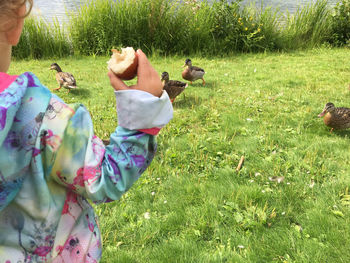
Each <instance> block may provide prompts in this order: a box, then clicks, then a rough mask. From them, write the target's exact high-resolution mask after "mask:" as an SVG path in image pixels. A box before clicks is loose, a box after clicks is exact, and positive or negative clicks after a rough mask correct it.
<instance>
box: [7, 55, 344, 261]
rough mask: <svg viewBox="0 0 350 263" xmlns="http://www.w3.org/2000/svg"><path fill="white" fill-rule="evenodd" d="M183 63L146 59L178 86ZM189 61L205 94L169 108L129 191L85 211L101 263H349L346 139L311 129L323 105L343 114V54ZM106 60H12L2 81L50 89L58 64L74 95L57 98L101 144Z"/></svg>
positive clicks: (111, 120)
mask: <svg viewBox="0 0 350 263" xmlns="http://www.w3.org/2000/svg"><path fill="white" fill-rule="evenodd" d="M185 59H186V57H159V56H154V57H150V60H151V62H152V65H153V66H154V67H155V68H156V70H157V71H158V72H159V74H161V72H162V71H168V72H169V74H170V78H171V79H178V80H181V71H182V68H181V66H182V65H183V64H184V61H185ZM191 59H192V62H193V64H194V65H197V66H201V67H203V68H204V69H205V70H206V75H205V80H206V82H207V85H206V86H205V87H203V86H202V85H201V81H198V82H195V83H194V84H193V85H190V86H189V87H188V89H187V90H185V96H183V95H180V96H179V97H178V98H177V99H176V101H175V103H174V119H173V120H172V121H171V123H170V124H169V125H168V126H166V127H165V128H164V129H163V130H162V132H161V134H160V135H159V136H158V143H159V145H158V146H159V147H158V154H157V156H156V158H155V160H154V161H153V163H152V164H151V166H150V168H149V169H148V170H147V171H146V172H145V174H144V175H143V176H142V178H141V179H140V180H139V181H138V182H137V183H136V184H135V185H134V187H133V188H132V189H131V190H130V191H129V192H128V193H127V194H126V195H125V196H124V197H123V198H122V199H121V200H120V201H117V202H115V203H109V204H105V205H100V206H98V207H96V211H97V213H98V214H99V216H100V225H101V228H102V235H103V244H104V254H103V258H102V262H128V263H129V262H201V263H202V262H349V258H350V250H349V246H350V234H349V233H350V211H349V210H350V209H349V208H350V196H349V193H348V187H349V186H350V176H349V175H350V165H349V164H350V151H349V139H350V131H335V132H333V133H330V132H329V131H330V129H329V128H328V127H326V126H325V125H324V124H323V121H322V119H319V118H317V115H318V114H319V113H320V112H321V111H322V109H323V107H324V105H325V104H326V103H327V102H333V103H334V104H335V106H345V107H347V106H348V107H350V91H349V89H348V84H349V83H350V64H349V50H347V49H315V50H311V51H300V52H295V53H285V54H283V53H273V54H248V55H236V56H229V57H226V58H214V57H213V58H201V57H191ZM107 60H108V57H77V58H67V59H59V60H40V61H33V60H31V61H16V62H14V63H13V64H12V67H11V69H10V73H18V72H23V71H25V70H28V69H30V71H32V72H34V73H35V74H36V75H37V76H38V77H39V78H40V79H41V81H42V82H43V83H44V84H45V85H46V86H47V87H48V88H50V89H51V90H52V89H53V88H55V87H57V84H56V80H55V78H54V72H52V71H49V69H48V68H49V66H50V64H51V63H52V62H57V63H58V64H59V65H60V66H61V67H62V69H63V71H69V72H71V73H73V74H74V76H75V77H76V79H77V84H78V86H79V89H77V90H75V91H72V92H71V93H70V94H67V90H64V89H62V90H60V91H58V92H56V93H57V94H59V95H60V96H61V97H62V98H63V99H64V100H65V101H66V102H67V103H72V102H82V103H83V104H85V105H86V106H87V107H88V108H89V110H90V111H91V114H92V116H93V120H94V123H95V131H96V134H97V135H98V136H100V137H102V138H106V137H108V135H109V133H110V132H112V131H113V130H114V129H115V127H116V125H117V119H116V113H115V99H114V94H113V91H112V88H111V87H110V86H109V80H108V78H107V76H106V66H107V64H106V61H107ZM241 156H244V157H245V162H244V164H243V167H242V169H241V170H240V171H239V172H237V171H236V166H237V164H238V162H239V160H240V158H241ZM278 179H279V180H278Z"/></svg>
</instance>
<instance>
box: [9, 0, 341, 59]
mask: <svg viewBox="0 0 350 263" xmlns="http://www.w3.org/2000/svg"><path fill="white" fill-rule="evenodd" d="M332 11H333V10H332V9H331V8H330V7H329V5H328V1H327V0H317V1H316V2H315V3H312V4H309V5H307V6H305V7H303V8H299V9H298V10H297V12H296V13H295V14H293V15H291V14H288V13H287V15H285V16H284V15H283V14H282V13H281V12H280V11H279V10H278V8H272V7H270V8H262V6H261V7H257V6H255V5H253V6H242V5H241V0H236V1H232V2H230V3H229V2H227V1H224V0H219V1H214V2H210V3H209V2H207V1H197V0H187V1H180V0H152V1H149V0H138V1H136V0H129V1H123V0H118V1H112V0H91V1H90V2H87V3H85V4H84V5H82V6H81V8H80V9H79V11H77V12H76V13H67V15H68V17H69V18H70V20H69V22H68V23H67V25H65V26H63V27H62V26H60V25H59V24H58V22H57V21H56V22H54V23H52V24H47V23H45V22H44V21H42V20H41V19H35V18H29V19H27V20H26V23H25V28H24V34H23V35H22V38H21V41H20V44H19V45H18V46H17V47H16V48H15V49H14V55H15V56H16V57H17V58H26V57H32V58H42V57H50V56H57V57H63V56H68V55H71V54H77V55H79V54H80V55H107V54H109V53H110V49H111V48H118V47H123V46H132V47H134V48H141V49H143V50H144V51H145V52H147V53H154V52H156V53H157V54H160V55H170V54H172V55H174V54H178V55H188V54H202V55H215V56H225V55H226V54H228V53H235V52H261V51H281V50H295V49H300V48H312V47H316V46H320V45H322V44H324V43H327V41H329V39H330V38H331V36H332V34H333V33H332V32H333V31H334V30H335V29H334V28H335V27H334V26H333V27H332V21H333V20H332ZM64 28H66V32H64Z"/></svg>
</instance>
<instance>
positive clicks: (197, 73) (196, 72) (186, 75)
mask: <svg viewBox="0 0 350 263" xmlns="http://www.w3.org/2000/svg"><path fill="white" fill-rule="evenodd" d="M183 67H187V68H186V69H185V70H184V71H183V72H182V78H183V79H185V80H188V81H190V82H191V84H192V81H196V80H197V79H201V80H202V84H203V86H204V85H205V80H204V78H203V76H204V74H205V71H204V69H202V68H200V67H196V66H192V61H191V60H190V59H189V58H188V59H186V61H185V64H184V65H183Z"/></svg>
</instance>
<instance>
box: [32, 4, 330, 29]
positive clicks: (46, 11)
mask: <svg viewBox="0 0 350 263" xmlns="http://www.w3.org/2000/svg"><path fill="white" fill-rule="evenodd" d="M84 2H86V0H85V1H84V0H51V1H47V0H35V1H34V9H33V13H34V14H35V15H39V16H42V17H43V18H44V19H45V20H46V21H48V22H51V21H52V20H53V18H55V17H56V18H57V19H58V21H59V22H60V23H62V22H64V21H67V20H68V18H67V16H66V10H69V11H74V10H77V9H78V8H79V6H80V5H81V4H83V3H84ZM249 2H255V3H256V4H257V5H258V6H261V2H263V3H264V6H273V7H279V8H280V10H281V11H285V10H288V11H289V12H291V13H293V12H295V10H296V9H297V8H298V6H303V5H305V4H308V3H310V2H312V0H244V1H243V3H245V4H247V3H249ZM336 2H337V0H329V3H330V4H331V5H335V4H336Z"/></svg>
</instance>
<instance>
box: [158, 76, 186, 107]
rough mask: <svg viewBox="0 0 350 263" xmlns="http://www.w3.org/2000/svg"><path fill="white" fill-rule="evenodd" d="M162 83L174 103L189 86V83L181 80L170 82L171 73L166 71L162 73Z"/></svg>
mask: <svg viewBox="0 0 350 263" xmlns="http://www.w3.org/2000/svg"><path fill="white" fill-rule="evenodd" d="M161 81H162V82H163V89H164V90H165V91H166V92H167V93H168V95H169V98H170V101H171V102H172V103H173V102H174V101H175V98H176V97H177V96H178V95H180V94H181V93H182V92H183V91H184V90H185V88H187V86H188V84H187V83H185V82H182V81H179V80H169V73H168V72H166V71H164V72H163V73H162V76H161Z"/></svg>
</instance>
